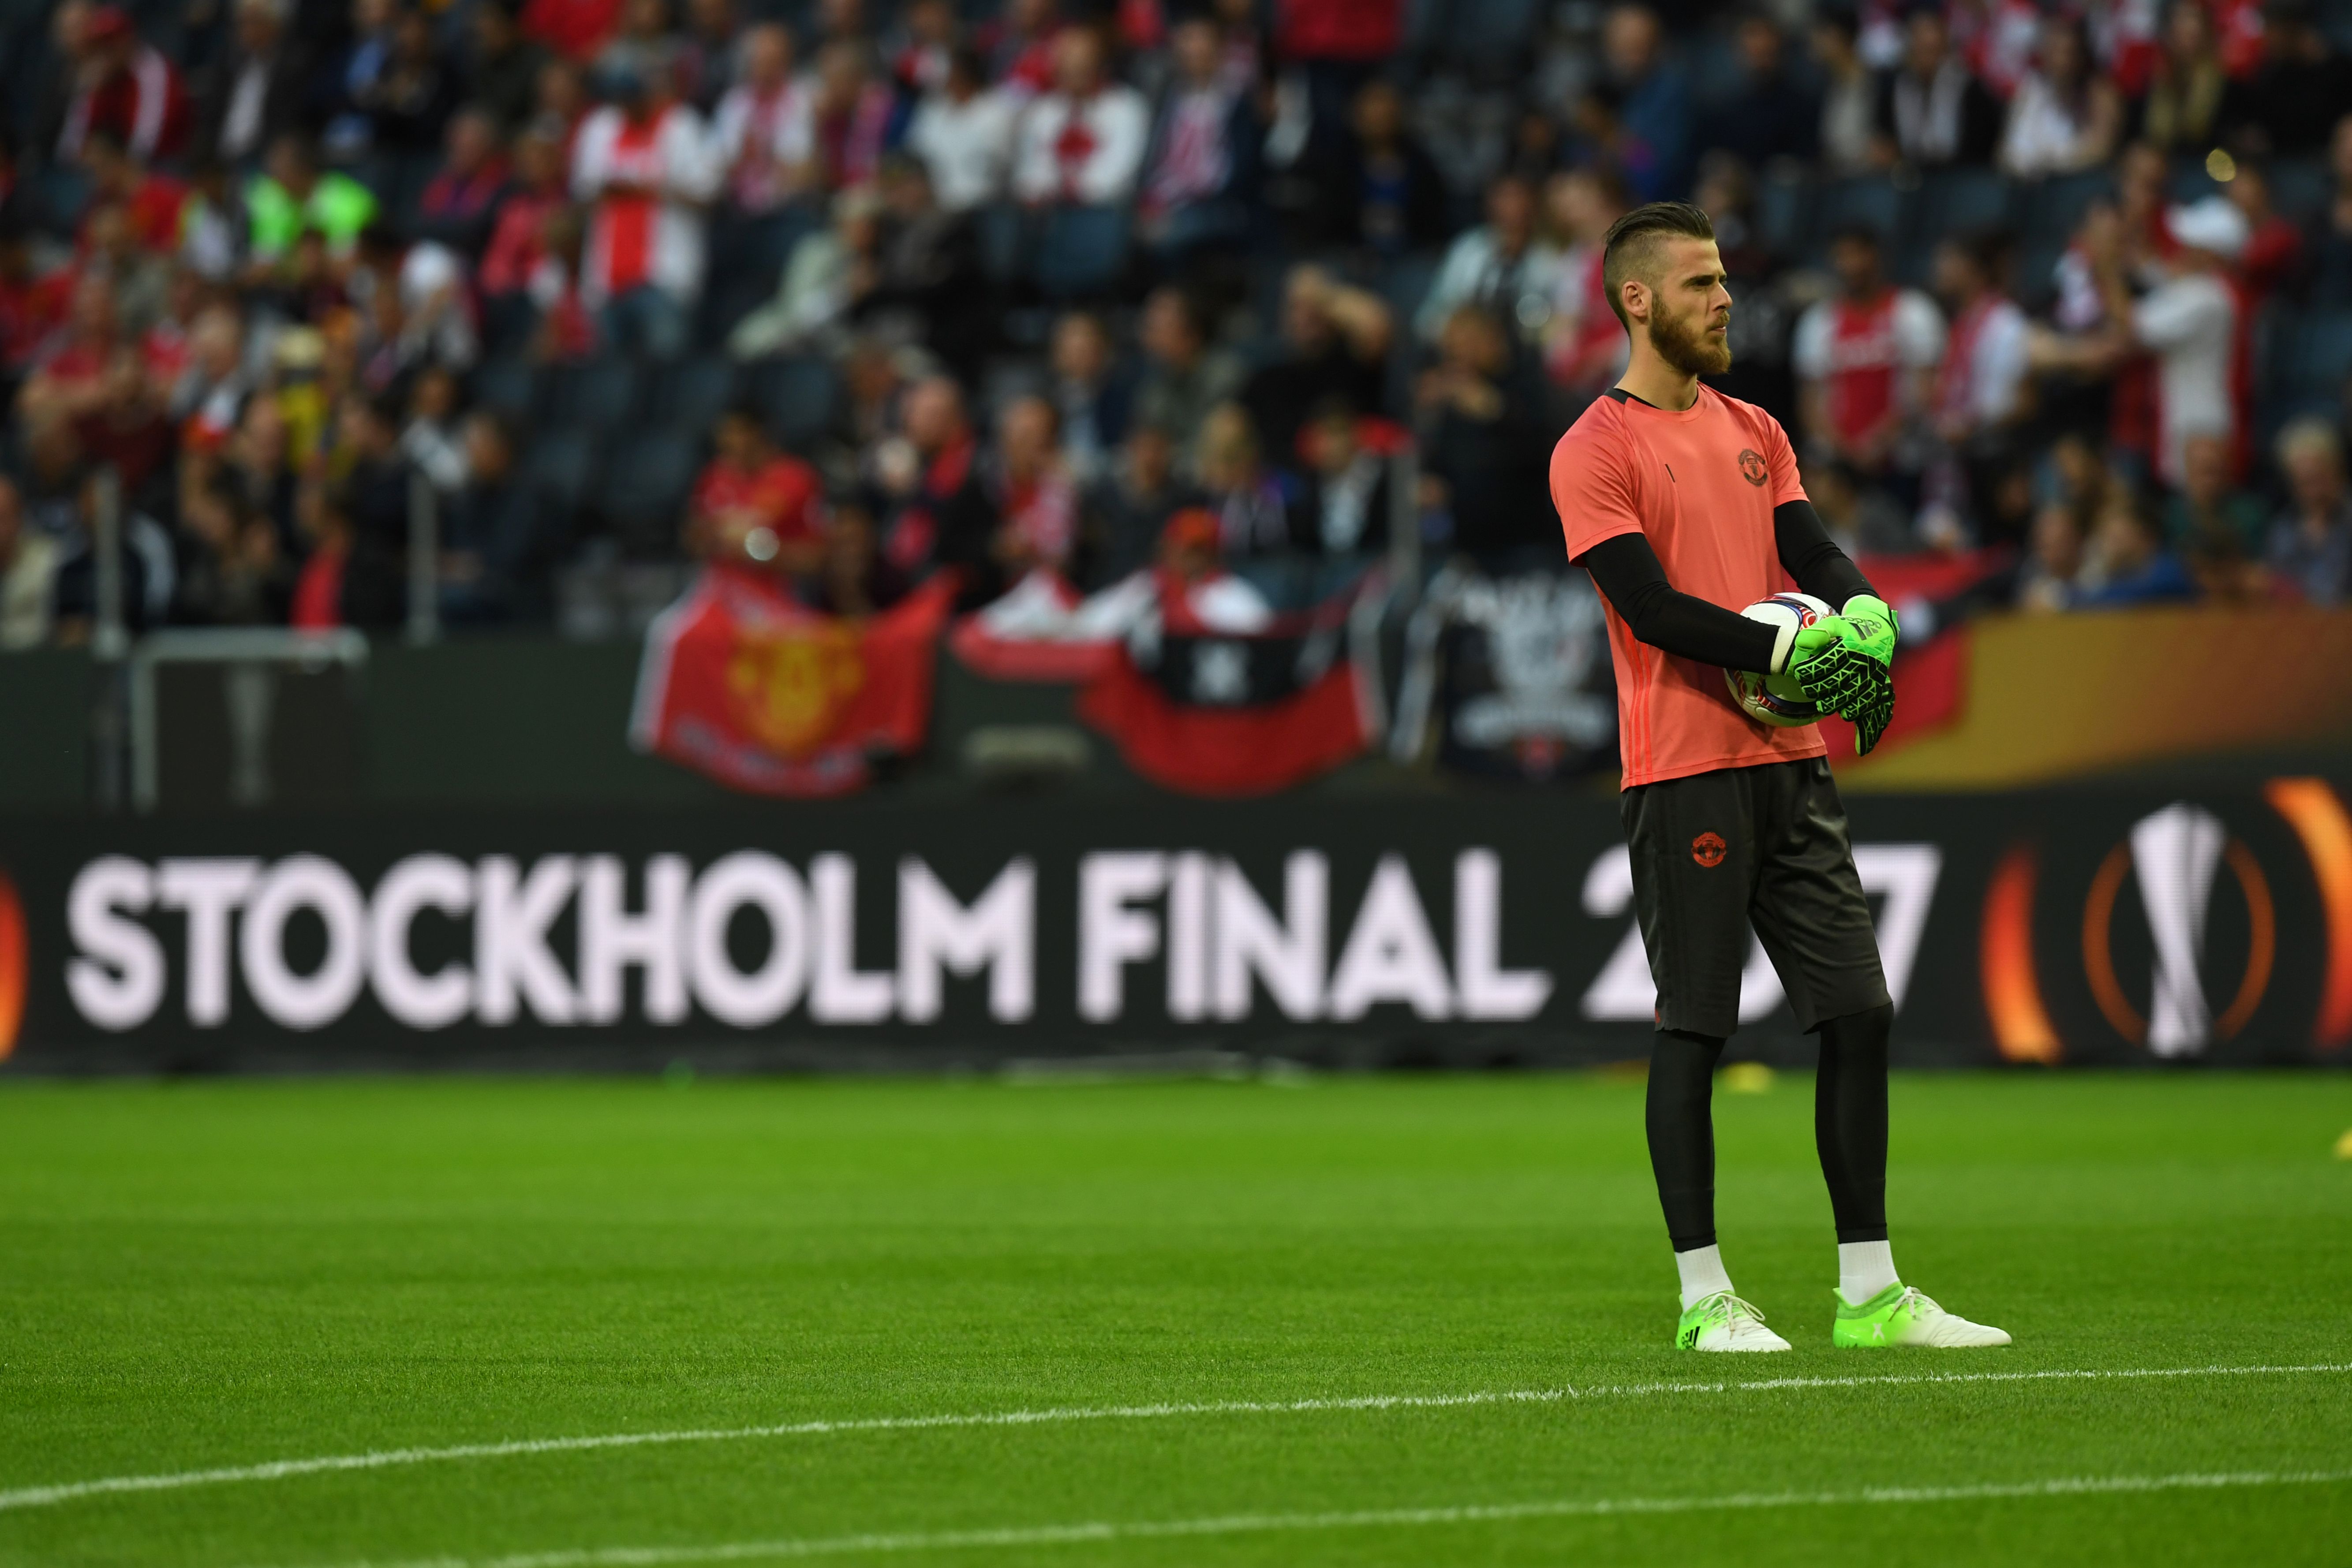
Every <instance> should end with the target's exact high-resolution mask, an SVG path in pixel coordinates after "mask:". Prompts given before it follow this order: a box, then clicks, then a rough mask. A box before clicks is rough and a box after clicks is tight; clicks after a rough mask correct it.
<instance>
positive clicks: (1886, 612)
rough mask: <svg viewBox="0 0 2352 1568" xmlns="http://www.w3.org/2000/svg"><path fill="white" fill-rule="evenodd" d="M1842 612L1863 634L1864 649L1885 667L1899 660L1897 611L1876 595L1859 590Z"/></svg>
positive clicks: (1840, 614)
mask: <svg viewBox="0 0 2352 1568" xmlns="http://www.w3.org/2000/svg"><path fill="white" fill-rule="evenodd" d="M1838 614H1839V616H1840V617H1842V618H1843V619H1844V620H1845V621H1847V622H1851V623H1852V625H1853V629H1854V630H1855V631H1856V632H1859V633H1861V636H1862V651H1863V652H1864V653H1866V654H1868V655H1869V656H1870V657H1871V658H1873V659H1875V660H1876V661H1878V663H1879V664H1880V665H1881V667H1884V666H1885V665H1887V664H1892V663H1894V661H1895V612H1894V611H1893V610H1891V609H1889V608H1887V604H1886V601H1885V600H1884V599H1880V598H1878V597H1877V596H1876V595H1874V594H1869V593H1857V594H1855V595H1854V596H1853V598H1852V599H1849V600H1847V601H1845V608H1844V609H1843V610H1841V611H1839V612H1838Z"/></svg>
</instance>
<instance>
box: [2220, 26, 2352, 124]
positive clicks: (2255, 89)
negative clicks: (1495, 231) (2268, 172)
mask: <svg viewBox="0 0 2352 1568" xmlns="http://www.w3.org/2000/svg"><path fill="white" fill-rule="evenodd" d="M2347 104H2352V59H2347V58H2346V57H2345V55H2344V53H2343V51H2342V50H2340V49H2338V48H2337V47H2336V46H2335V44H2334V43H2333V42H2331V41H2330V40H2329V38H2328V37H2327V34H2326V32H2325V31H2324V30H2323V29H2322V28H2321V27H2320V26H2318V24H2317V22H2316V21H2315V18H2314V17H2313V16H2312V11H2311V7H2310V6H2309V5H2306V4H2305V3H2303V0H2274V3H2273V4H2272V5H2267V6H2265V7H2264V8H2263V65H2262V68H2261V70H2259V71H2257V72H2256V73H2255V75H2254V77H2253V78H2252V80H2251V81H2245V82H2232V83H2231V84H2230V88H2229V90H2228V93H2227V95H2226V98H2225V99H2224V101H2223V104H2222V109H2221V118H2222V121H2223V124H2224V125H2225V127H2227V129H2228V131H2229V133H2230V137H2231V141H2232V142H2233V143H2234V144H2235V145H2236V146H2237V147H2238V148H2239V150H2240V151H2241V152H2252V153H2254V154H2256V155H2258V156H2264V157H2272V158H2305V157H2309V156H2311V155H2312V154H2313V153H2315V152H2324V151H2326V147H2327V141H2328V137H2329V135H2330V133H2331V132H2333V131H2334V130H2335V128H2336V120H2337V118H2338V117H2339V116H2341V115H2342V114H2343V112H2344V106H2345V105H2347Z"/></svg>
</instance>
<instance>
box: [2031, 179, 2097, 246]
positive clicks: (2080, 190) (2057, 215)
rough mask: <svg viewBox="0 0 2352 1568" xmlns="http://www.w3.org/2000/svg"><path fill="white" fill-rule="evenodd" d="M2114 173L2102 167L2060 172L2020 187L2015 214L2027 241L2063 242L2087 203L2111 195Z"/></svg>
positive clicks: (2077, 224)
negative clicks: (2066, 172)
mask: <svg viewBox="0 0 2352 1568" xmlns="http://www.w3.org/2000/svg"><path fill="white" fill-rule="evenodd" d="M2115 193H2116V182H2115V177H2114V176H2113V175H2112V174H2109V173H2108V172H2106V171H2105V170H2104V169H2101V170H2094V171H2092V172H2089V173H2086V174H2061V175H2058V176H2057V177H2055V178H2054V179H2049V180H2043V181H2041V182H2039V183H2035V184H2032V185H2027V186H2025V187H2023V189H2022V193H2021V194H2022V200H2021V203H2020V205H2019V215H2020V216H2021V218H2022V220H2023V223H2022V225H2021V226H2022V227H2023V228H2024V230H2025V236H2026V239H2027V241H2028V243H2029V244H2035V245H2047V244H2049V243H2050V242H2052V241H2056V242H2058V243H2060V244H2062V245H2063V243H2064V241H2065V240H2066V239H2067V238H2068V237H2069V236H2070V235H2073V234H2074V230H2075V229H2076V228H2077V227H2078V226H2079V225H2081V224H2082V222H2083V214H2084V213H2085V212H2087V211H2089V210H2090V206H2091V204H2092V203H2094V202H2098V201H2106V200H2111V199H2113V197H2114V195H2115Z"/></svg>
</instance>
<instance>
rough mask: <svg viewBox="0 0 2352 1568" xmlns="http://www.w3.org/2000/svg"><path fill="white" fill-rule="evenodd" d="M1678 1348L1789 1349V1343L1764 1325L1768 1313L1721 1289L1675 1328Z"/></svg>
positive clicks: (1686, 1313) (1688, 1313)
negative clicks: (1759, 1310)
mask: <svg viewBox="0 0 2352 1568" xmlns="http://www.w3.org/2000/svg"><path fill="white" fill-rule="evenodd" d="M1788 1348H1789V1342H1788V1341H1787V1340H1784V1339H1782V1338H1781V1337H1780V1335H1779V1334H1776V1333H1773V1332H1772V1331H1771V1330H1770V1329H1768V1328H1766V1327H1765V1326H1764V1314H1763V1313H1762V1312H1758V1311H1757V1310H1756V1309H1755V1308H1754V1307H1751V1306H1749V1305H1748V1303H1747V1302H1746V1301H1741V1300H1740V1299H1739V1298H1738V1296H1735V1295H1733V1294H1732V1293H1731V1292H1730V1291H1717V1292H1716V1293H1715V1294H1713V1295H1712V1296H1708V1297H1706V1298H1705V1299H1704V1300H1702V1301H1700V1302H1699V1303H1698V1304H1697V1305H1696V1306H1695V1307H1693V1308H1691V1310H1690V1311H1688V1312H1685V1313H1684V1314H1683V1321H1682V1322H1681V1323H1680V1324H1679V1325H1678V1326H1677V1327H1676V1328H1675V1349H1676V1350H1787V1349H1788Z"/></svg>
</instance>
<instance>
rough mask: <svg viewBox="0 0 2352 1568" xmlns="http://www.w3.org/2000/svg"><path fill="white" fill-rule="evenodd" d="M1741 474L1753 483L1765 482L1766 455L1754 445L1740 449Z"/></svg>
mask: <svg viewBox="0 0 2352 1568" xmlns="http://www.w3.org/2000/svg"><path fill="white" fill-rule="evenodd" d="M1739 476H1740V477H1741V478H1743V479H1745V480H1747V481H1748V483H1749V484H1751V485H1761V484H1763V483H1764V479H1765V469H1764V455H1763V454H1762V453H1761V452H1759V451H1757V450H1756V448H1754V447H1753V446H1749V447H1744V448H1742V449H1741V451H1740V454H1739Z"/></svg>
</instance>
